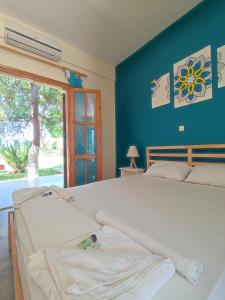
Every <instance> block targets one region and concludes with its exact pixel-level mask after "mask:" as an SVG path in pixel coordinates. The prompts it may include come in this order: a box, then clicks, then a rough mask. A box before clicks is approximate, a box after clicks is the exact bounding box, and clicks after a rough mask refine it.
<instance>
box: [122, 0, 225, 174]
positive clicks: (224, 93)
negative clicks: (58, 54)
mask: <svg viewBox="0 0 225 300" xmlns="http://www.w3.org/2000/svg"><path fill="white" fill-rule="evenodd" d="M224 44H225V0H209V1H207V0H206V1H204V2H203V3H201V4H200V5H198V6H197V7H196V8H194V9H193V10H191V11H190V12H189V13H188V14H186V15H185V16H184V17H182V18H181V19H179V20H178V21H176V22H175V23H174V24H172V25H171V26H170V27H168V28H167V29H166V30H164V31H163V32H162V33H160V34H159V35H158V36H157V37H156V38H154V39H153V40H151V41H150V42H148V43H147V44H146V45H145V46H143V47H142V48H141V49H139V50H138V51H137V52H135V53H134V54H133V55H131V56H130V57H128V58H127V59H126V60H124V61H123V62H121V63H120V64H119V65H117V67H116V147H117V149H116V153H117V169H118V168H119V167H121V166H126V165H127V164H128V163H129V161H128V159H127V158H126V153H127V150H128V148H129V145H136V146H137V147H138V150H139V152H140V155H141V157H140V158H139V159H138V161H137V162H138V165H139V166H140V167H145V147H146V146H149V145H151V146H154V145H157V146H158V145H182V144H210V143H225V87H224V88H220V89H218V87H217V63H216V58H217V48H218V47H220V46H222V45H224ZM208 45H211V50H212V76H213V99H212V100H206V101H203V102H199V103H196V104H193V105H187V106H183V107H181V108H177V109H175V108H174V101H173V95H174V91H173V64H174V63H177V62H179V61H180V60H182V59H183V58H185V57H187V56H189V55H191V54H193V53H195V52H196V51H199V50H200V49H202V48H204V47H206V46H208ZM167 72H170V74H171V103H170V104H168V105H164V106H161V107H159V108H156V109H152V108H151V85H150V82H151V80H153V79H155V78H159V77H160V76H161V75H163V74H165V73H167ZM179 125H184V126H185V131H184V132H179V131H178V127H179Z"/></svg>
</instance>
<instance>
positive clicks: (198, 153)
mask: <svg viewBox="0 0 225 300" xmlns="http://www.w3.org/2000/svg"><path fill="white" fill-rule="evenodd" d="M218 150H219V151H218ZM165 151H166V152H165ZM222 152H223V153H222ZM168 158H169V159H171V158H172V159H173V161H181V160H183V161H186V162H187V163H188V165H189V166H196V165H202V164H218V165H224V164H225V144H211V145H210V144H208V145H187V146H152V147H147V148H146V162H147V167H149V166H150V165H152V164H153V163H155V162H156V161H160V160H165V159H168ZM196 159H197V160H198V159H200V160H202V159H204V161H197V160H196ZM218 159H221V160H223V162H220V161H218ZM208 160H209V162H207V161H208ZM8 225H9V249H10V253H11V258H12V265H13V277H14V286H15V297H16V300H24V296H23V288H22V284H21V277H20V271H19V264H18V257H17V250H16V236H15V235H16V232H15V224H14V212H13V211H10V212H9V213H8Z"/></svg>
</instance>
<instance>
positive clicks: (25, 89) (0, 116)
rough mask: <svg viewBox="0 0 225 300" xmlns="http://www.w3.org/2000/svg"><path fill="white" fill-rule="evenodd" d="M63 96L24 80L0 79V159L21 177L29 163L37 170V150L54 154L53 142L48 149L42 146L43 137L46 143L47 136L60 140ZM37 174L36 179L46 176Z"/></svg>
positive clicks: (44, 145) (51, 89) (57, 90)
mask: <svg viewBox="0 0 225 300" xmlns="http://www.w3.org/2000/svg"><path fill="white" fill-rule="evenodd" d="M62 92H63V91H62V90H60V89H56V88H51V87H49V86H40V85H38V84H36V83H32V82H29V81H27V80H20V79H18V78H13V77H7V76H2V75H1V76H0V156H1V157H2V158H3V159H4V160H5V161H6V162H7V163H8V164H9V165H10V166H11V167H12V168H13V169H17V170H18V171H19V172H21V176H22V177H23V176H25V173H24V172H25V169H26V167H27V166H28V161H32V162H35V163H36V166H38V155H39V149H41V150H42V151H45V150H46V151H49V150H53V147H52V146H53V145H54V142H52V141H51V142H48V141H47V145H48V146H47V145H46V141H45V144H44V143H43V145H42V143H41V141H42V138H43V137H45V140H47V139H46V136H47V137H49V136H50V137H51V138H60V137H61V138H62V137H63V127H62V118H63V115H62V114H63V109H62ZM31 145H32V147H31ZM51 145H52V146H51ZM35 147H36V148H35ZM49 148H51V149H49ZM31 149H32V150H33V152H32V151H31ZM34 150H35V151H34ZM29 151H30V152H29ZM32 154H33V156H35V157H32ZM39 171H40V172H39V175H40V173H41V172H45V171H41V170H39ZM49 172H50V171H49ZM48 175H49V174H48ZM1 176H3V175H1ZM5 176H6V175H5ZM8 176H11V174H10V175H8ZM14 176H15V177H16V178H17V177H18V176H19V175H18V174H15V175H14Z"/></svg>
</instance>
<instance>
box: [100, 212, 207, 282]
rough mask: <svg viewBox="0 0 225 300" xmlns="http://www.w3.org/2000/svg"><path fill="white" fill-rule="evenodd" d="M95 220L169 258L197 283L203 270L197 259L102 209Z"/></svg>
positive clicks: (188, 278) (179, 269) (177, 268)
mask: <svg viewBox="0 0 225 300" xmlns="http://www.w3.org/2000/svg"><path fill="white" fill-rule="evenodd" d="M96 221H97V222H98V223H99V224H102V225H109V226H113V227H114V228H117V229H118V230H120V231H121V232H123V233H125V234H126V235H127V236H129V237H130V238H132V239H134V240H135V241H137V242H138V243H139V244H141V245H142V246H144V247H145V248H146V249H149V250H150V251H152V252H153V253H156V254H159V255H162V256H165V257H167V258H169V259H171V260H172V261H173V262H174V265H175V268H176V270H177V272H179V273H180V274H181V275H183V276H184V277H185V278H186V279H187V280H188V281H190V282H191V283H194V284H195V283H197V281H198V279H199V277H200V275H201V274H202V272H203V270H204V267H203V264H202V263H201V262H200V261H198V260H197V259H195V258H191V257H187V256H185V255H183V254H181V253H178V252H176V251H175V250H172V249H170V248H169V247H167V246H166V245H164V244H162V243H161V242H159V241H157V240H156V239H154V238H153V237H150V236H148V235H147V234H144V233H141V232H139V231H138V230H136V229H134V228H132V227H130V226H128V225H126V224H125V223H123V222H120V221H119V220H117V219H115V218H114V217H113V216H111V215H110V214H108V213H107V212H106V211H104V210H100V211H99V212H98V213H97V214H96Z"/></svg>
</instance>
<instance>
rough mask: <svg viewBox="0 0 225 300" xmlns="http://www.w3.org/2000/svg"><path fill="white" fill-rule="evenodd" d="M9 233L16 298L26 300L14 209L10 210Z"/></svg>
mask: <svg viewBox="0 0 225 300" xmlns="http://www.w3.org/2000/svg"><path fill="white" fill-rule="evenodd" d="M8 235H9V250H10V254H11V260H12V266H13V279H14V288H15V299H16V300H24V297H23V288H22V284H21V278H20V271H19V263H18V256H17V250H16V232H15V225H14V211H9V212H8Z"/></svg>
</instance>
